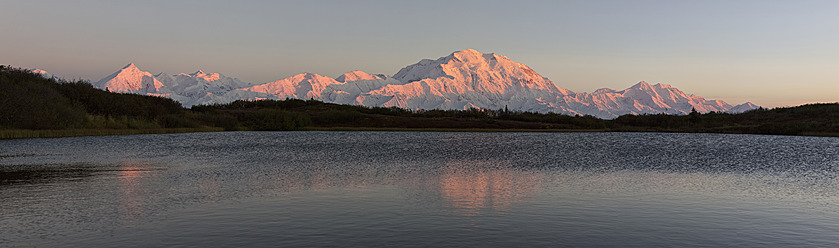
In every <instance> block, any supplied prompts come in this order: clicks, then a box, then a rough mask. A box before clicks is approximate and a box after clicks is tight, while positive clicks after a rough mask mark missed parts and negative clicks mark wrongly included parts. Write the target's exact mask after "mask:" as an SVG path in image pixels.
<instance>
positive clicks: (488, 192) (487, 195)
mask: <svg viewBox="0 0 839 248" xmlns="http://www.w3.org/2000/svg"><path fill="white" fill-rule="evenodd" d="M449 168H451V169H448V170H446V171H445V173H444V174H442V175H441V176H440V193H441V196H442V198H443V200H445V201H446V202H447V203H448V204H450V206H451V208H452V211H453V212H455V213H457V214H461V215H468V216H475V215H480V214H481V213H483V212H484V211H492V212H504V211H508V210H509V209H510V208H511V206H512V205H513V204H515V203H521V202H525V201H527V200H528V199H529V198H530V197H531V196H532V195H534V194H535V193H538V191H539V189H540V183H541V181H542V180H541V179H542V178H541V175H540V174H536V173H532V172H527V171H521V170H515V169H490V170H481V171H474V170H462V168H464V167H452V166H450V167H449ZM466 168H470V167H466Z"/></svg>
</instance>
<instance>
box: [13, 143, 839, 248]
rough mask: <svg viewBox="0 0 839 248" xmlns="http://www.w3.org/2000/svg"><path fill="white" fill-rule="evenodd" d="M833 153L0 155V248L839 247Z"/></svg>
mask: <svg viewBox="0 0 839 248" xmlns="http://www.w3.org/2000/svg"><path fill="white" fill-rule="evenodd" d="M837 168H839V138H820V137H788V136H762V135H729V134H665V133H469V132H455V133H446V132H219V133H189V134H153V135H126V136H102V137H73V138H53V139H20V140H0V211H2V212H0V213H2V215H0V246H3V247H21V246H24V247H31V246H37V247H89V246H93V247H149V246H166V247H176V246H214V247H218V246H224V247H229V246H253V247H265V246H270V247H313V246H315V247H320V246H339V247H347V246H373V247H384V246H387V247H394V246H395V247H463V246H468V247H486V246H489V247H545V246H551V247H556V246H620V247H627V246H636V247H649V246H668V247H708V246H710V247H719V246H736V247H766V246H805V247H814V246H818V247H837V246H839V177H838V176H839V170H837Z"/></svg>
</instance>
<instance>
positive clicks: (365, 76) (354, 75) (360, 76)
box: [335, 70, 386, 82]
mask: <svg viewBox="0 0 839 248" xmlns="http://www.w3.org/2000/svg"><path fill="white" fill-rule="evenodd" d="M385 78H386V77H385V76H384V75H381V74H379V75H373V74H369V73H366V72H363V71H360V70H355V71H351V72H347V73H344V74H343V75H341V76H338V77H337V78H335V80H336V81H338V82H352V81H359V80H377V79H385Z"/></svg>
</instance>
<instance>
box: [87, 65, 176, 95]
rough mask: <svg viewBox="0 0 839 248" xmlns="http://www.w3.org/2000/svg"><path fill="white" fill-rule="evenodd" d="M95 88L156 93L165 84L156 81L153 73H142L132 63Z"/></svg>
mask: <svg viewBox="0 0 839 248" xmlns="http://www.w3.org/2000/svg"><path fill="white" fill-rule="evenodd" d="M95 86H96V87H99V88H101V89H108V90H110V91H114V92H129V93H156V92H157V91H158V90H159V89H160V88H161V87H163V83H161V82H160V81H158V80H157V79H155V77H154V76H153V75H152V74H151V73H149V72H145V71H142V70H140V68H137V66H136V65H134V63H130V64H128V65H126V66H125V67H123V68H122V69H120V70H119V71H117V72H115V73H114V74H111V75H109V76H107V77H104V78H102V79H101V80H99V81H98V82H96V84H95Z"/></svg>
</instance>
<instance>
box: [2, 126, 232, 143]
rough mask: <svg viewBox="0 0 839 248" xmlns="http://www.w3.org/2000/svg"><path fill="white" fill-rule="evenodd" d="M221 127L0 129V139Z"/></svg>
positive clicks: (218, 130) (200, 130)
mask: <svg viewBox="0 0 839 248" xmlns="http://www.w3.org/2000/svg"><path fill="white" fill-rule="evenodd" d="M220 131H224V129H223V128H217V127H205V128H156V129H60V130H31V129H6V130H0V140H5V139H30V138H63V137H81V136H110V135H133V134H164V133H199V132H220Z"/></svg>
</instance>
